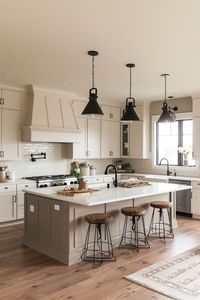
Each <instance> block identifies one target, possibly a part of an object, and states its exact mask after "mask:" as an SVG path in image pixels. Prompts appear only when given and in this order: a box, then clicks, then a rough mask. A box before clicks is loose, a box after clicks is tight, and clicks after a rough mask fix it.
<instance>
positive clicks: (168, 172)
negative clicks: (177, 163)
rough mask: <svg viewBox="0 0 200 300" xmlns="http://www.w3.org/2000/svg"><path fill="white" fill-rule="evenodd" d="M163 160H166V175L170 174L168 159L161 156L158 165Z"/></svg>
mask: <svg viewBox="0 0 200 300" xmlns="http://www.w3.org/2000/svg"><path fill="white" fill-rule="evenodd" d="M163 160H166V162H167V175H170V174H172V172H170V171H169V161H168V159H167V158H165V157H163V158H162V159H161V160H160V162H159V165H160V166H161V163H162V161H163Z"/></svg>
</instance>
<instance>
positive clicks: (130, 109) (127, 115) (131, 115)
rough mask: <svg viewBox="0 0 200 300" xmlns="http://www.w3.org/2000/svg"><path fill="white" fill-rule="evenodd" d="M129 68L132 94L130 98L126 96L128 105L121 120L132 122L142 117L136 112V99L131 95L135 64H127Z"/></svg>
mask: <svg viewBox="0 0 200 300" xmlns="http://www.w3.org/2000/svg"><path fill="white" fill-rule="evenodd" d="M126 66H127V67H128V68H129V69H130V96H129V97H128V98H126V107H125V109H124V110H123V116H122V118H121V120H120V122H124V123H131V122H133V121H140V119H139V118H138V115H137V114H136V112H135V110H134V107H135V99H134V98H133V97H132V96H131V87H132V86H131V84H132V82H131V79H132V78H131V71H132V68H134V67H135V65H134V64H131V63H130V64H127V65H126Z"/></svg>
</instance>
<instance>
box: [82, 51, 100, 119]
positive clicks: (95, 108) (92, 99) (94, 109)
mask: <svg viewBox="0 0 200 300" xmlns="http://www.w3.org/2000/svg"><path fill="white" fill-rule="evenodd" d="M98 54H99V53H98V52H97V51H95V50H90V51H88V55H90V56H92V88H91V89H90V91H89V102H88V103H87V105H86V107H85V108H84V110H83V112H82V115H88V116H91V115H92V116H94V115H96V116H101V115H103V111H102V109H101V107H100V106H99V104H98V102H97V98H98V95H97V88H95V85H94V73H95V71H94V57H95V56H97V55H98Z"/></svg>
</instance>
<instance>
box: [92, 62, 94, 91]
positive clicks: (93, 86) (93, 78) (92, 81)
mask: <svg viewBox="0 0 200 300" xmlns="http://www.w3.org/2000/svg"><path fill="white" fill-rule="evenodd" d="M92 88H94V56H92Z"/></svg>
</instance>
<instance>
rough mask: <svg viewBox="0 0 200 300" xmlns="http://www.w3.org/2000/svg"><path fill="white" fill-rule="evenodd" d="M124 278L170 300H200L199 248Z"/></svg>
mask: <svg viewBox="0 0 200 300" xmlns="http://www.w3.org/2000/svg"><path fill="white" fill-rule="evenodd" d="M125 278H127V279H129V280H131V281H133V282H136V283H139V284H141V285H142V286H145V287H147V288H150V289H152V290H154V291H156V292H158V293H161V294H163V295H166V296H168V297H171V298H172V299H181V300H194V299H195V300H197V299H200V246H199V247H196V248H194V249H191V250H188V251H186V252H183V253H181V254H179V255H177V256H174V257H172V258H170V259H168V260H164V261H160V262H158V263H156V264H154V265H151V266H149V267H147V268H144V269H142V270H140V271H138V272H136V273H133V274H131V275H129V276H126V277H125Z"/></svg>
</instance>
